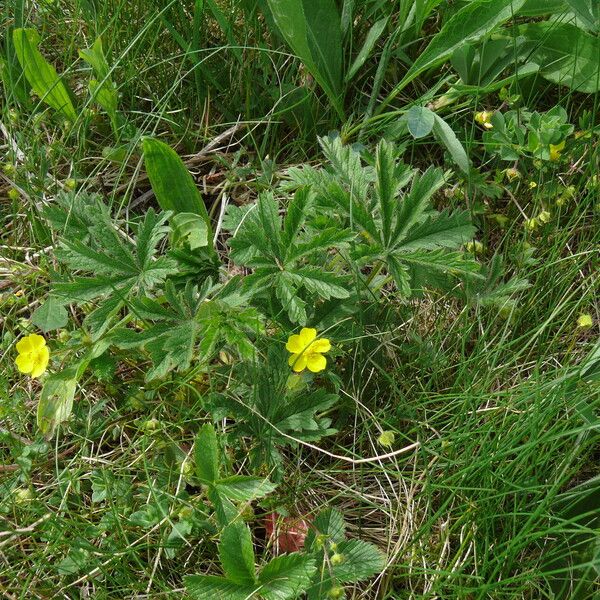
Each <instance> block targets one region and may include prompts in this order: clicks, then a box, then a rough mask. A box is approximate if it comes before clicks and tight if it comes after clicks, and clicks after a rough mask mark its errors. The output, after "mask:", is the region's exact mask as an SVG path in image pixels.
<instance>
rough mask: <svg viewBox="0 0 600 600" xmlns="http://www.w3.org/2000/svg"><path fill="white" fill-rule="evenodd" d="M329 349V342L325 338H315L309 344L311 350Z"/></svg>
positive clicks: (321, 350)
mask: <svg viewBox="0 0 600 600" xmlns="http://www.w3.org/2000/svg"><path fill="white" fill-rule="evenodd" d="M330 350H331V342H330V341H329V340H328V339H327V338H321V339H320V340H315V341H314V342H313V343H312V344H311V345H310V351H311V352H329V351H330Z"/></svg>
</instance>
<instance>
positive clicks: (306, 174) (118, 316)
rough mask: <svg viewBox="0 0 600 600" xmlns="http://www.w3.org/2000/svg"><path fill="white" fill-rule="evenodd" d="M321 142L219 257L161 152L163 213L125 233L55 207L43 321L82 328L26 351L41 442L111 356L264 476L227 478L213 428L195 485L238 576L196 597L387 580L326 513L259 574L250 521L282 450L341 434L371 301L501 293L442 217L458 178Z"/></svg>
mask: <svg viewBox="0 0 600 600" xmlns="http://www.w3.org/2000/svg"><path fill="white" fill-rule="evenodd" d="M320 141H321V145H322V148H323V151H324V154H325V157H326V159H327V164H326V165H325V166H324V167H321V168H315V167H312V166H307V165H305V166H303V167H299V168H294V169H290V170H289V171H288V172H287V174H286V176H285V177H284V179H283V182H282V184H281V185H280V186H279V187H277V188H275V189H272V190H269V191H266V192H262V193H261V194H260V195H259V196H258V198H257V200H256V201H255V202H254V203H252V204H249V205H245V206H240V207H237V206H232V207H231V208H230V209H229V211H228V213H227V214H226V215H225V219H224V222H223V231H222V232H221V235H222V236H224V238H225V241H226V249H225V250H224V251H222V252H217V249H216V247H215V245H214V242H213V240H214V239H215V236H214V233H213V230H212V226H213V224H212V223H211V221H210V219H209V217H208V214H207V212H206V210H205V208H204V204H203V203H202V199H201V198H200V196H199V194H198V191H197V189H196V187H195V185H194V183H193V181H192V180H191V177H190V176H189V173H187V171H185V168H184V167H183V165H182V163H181V161H180V160H179V159H178V157H177V156H176V155H175V153H174V152H173V151H172V150H171V149H169V148H168V147H167V146H165V145H164V144H162V143H160V142H157V141H155V140H154V141H153V140H148V139H146V140H144V142H143V146H144V152H145V159H146V168H147V170H148V173H149V178H150V181H151V183H152V185H153V187H154V189H155V193H156V197H157V200H158V202H159V205H160V206H161V210H156V209H154V208H150V209H149V210H147V211H146V213H145V214H143V215H141V216H139V217H137V218H133V219H131V220H130V221H125V220H124V219H122V218H120V217H119V216H118V215H113V214H112V213H111V211H110V210H109V208H108V207H107V206H106V205H105V204H104V203H103V202H102V200H101V199H100V198H99V197H97V196H94V195H86V194H84V193H79V194H76V193H74V192H68V193H65V194H62V195H61V196H59V197H58V198H57V199H56V201H55V202H54V203H52V204H51V205H50V206H48V207H47V208H46V211H45V216H46V220H47V222H48V224H49V226H50V228H51V229H52V231H53V232H54V235H55V236H56V239H57V244H56V252H55V257H56V259H57V261H58V263H59V265H60V269H59V270H58V272H57V273H56V275H55V277H54V281H53V284H52V289H51V293H50V296H49V297H48V299H47V300H46V302H45V303H44V304H43V305H42V306H41V307H40V308H39V309H38V310H37V311H36V312H35V313H34V315H33V316H32V322H33V323H34V324H35V325H36V326H37V327H39V328H40V329H41V330H42V331H43V332H44V333H45V334H46V337H47V338H48V340H50V339H51V337H52V332H53V331H56V330H57V329H63V328H65V327H66V326H67V325H68V320H69V311H67V308H69V309H70V314H73V315H76V318H77V323H78V325H77V326H76V327H74V328H71V331H70V333H69V336H68V337H69V339H68V340H67V341H63V342H61V341H60V340H52V343H51V347H52V349H53V350H52V353H49V352H48V350H47V346H46V342H45V339H46V338H43V337H41V336H39V335H37V334H34V335H30V336H28V337H25V338H23V339H22V340H20V341H19V342H18V344H17V350H18V352H19V355H18V357H17V366H18V368H19V369H20V370H21V371H22V372H24V373H29V374H30V375H31V376H33V377H38V376H40V375H42V373H43V372H44V371H46V370H48V371H49V373H48V374H46V375H43V377H44V378H45V379H44V384H43V389H42V392H41V397H40V402H39V410H38V425H39V428H40V430H41V432H42V433H43V434H44V435H45V436H46V437H48V438H49V437H51V436H53V435H54V434H55V432H56V431H57V428H58V427H59V425H60V424H61V423H63V422H64V421H66V420H67V419H68V418H69V416H70V413H71V409H72V406H73V402H74V401H76V392H77V388H78V383H79V382H80V380H81V378H82V376H83V374H84V373H85V372H86V371H87V370H88V369H89V368H90V365H94V364H96V363H97V362H98V361H99V360H100V359H102V357H108V356H110V357H112V359H114V360H115V361H120V362H121V363H124V364H126V365H129V366H132V367H135V371H137V372H140V371H141V372H143V374H144V375H143V380H144V381H143V382H140V381H139V378H137V379H136V377H135V375H133V376H132V377H133V378H134V380H135V381H137V382H138V385H146V386H153V385H159V386H161V388H163V389H170V386H172V389H173V392H174V393H175V390H176V388H177V389H181V387H182V386H187V387H191V388H194V389H196V390H197V391H198V394H199V395H200V396H201V397H202V407H203V409H204V413H203V414H199V415H198V417H199V420H204V421H206V420H208V421H213V422H214V423H217V422H220V421H221V420H222V419H225V420H226V421H225V422H227V437H226V438H225V439H226V440H227V441H228V442H229V444H230V445H231V446H232V447H233V448H238V449H239V448H242V449H244V450H246V451H247V456H248V458H249V461H248V462H247V463H246V468H249V469H250V470H251V472H253V473H259V474H260V475H259V476H255V475H241V474H236V475H227V474H226V472H225V470H224V468H223V465H222V464H221V463H222V462H223V461H222V456H223V453H222V451H221V449H220V448H221V446H222V445H224V443H225V440H221V441H219V440H218V436H217V433H216V429H215V428H213V426H212V425H210V424H208V425H205V426H204V427H202V428H201V430H200V433H199V434H198V436H197V438H196V444H195V454H194V456H195V460H194V462H195V466H196V477H195V478H194V479H193V481H192V483H191V484H192V485H196V486H199V487H200V489H201V490H202V491H201V493H202V494H203V495H205V496H206V498H207V501H208V505H209V506H210V507H212V510H213V511H214V513H213V514H214V519H213V520H214V525H215V526H216V529H217V531H218V532H222V537H221V542H220V555H221V560H222V563H223V570H224V573H225V576H224V577H223V578H215V577H213V576H198V577H195V578H190V579H189V580H188V582H187V584H188V590H189V591H190V593H191V594H192V595H195V596H196V597H198V598H202V597H211V598H212V597H223V598H225V597H227V598H233V597H238V596H239V597H242V596H243V597H250V596H248V594H255V595H256V596H257V597H264V598H295V597H297V596H298V595H299V594H301V593H308V595H309V597H310V598H315V599H316V598H321V597H323V595H326V596H327V597H331V598H342V597H344V593H345V592H344V584H346V583H354V582H357V581H360V580H362V579H364V578H368V577H370V576H371V575H372V574H374V573H376V572H378V571H379V570H381V568H382V567H383V564H384V559H383V557H382V556H381V554H380V553H379V552H378V551H377V549H376V548H374V547H372V546H370V545H368V544H364V543H359V542H358V541H355V540H345V538H344V535H343V520H342V519H341V516H339V515H338V514H337V513H335V512H329V513H325V514H324V515H321V516H320V517H317V518H316V519H315V520H314V523H313V533H314V535H313V533H311V534H310V535H309V536H308V537H307V547H306V551H305V552H303V553H298V554H292V555H289V556H288V557H281V558H275V559H273V560H272V561H270V562H268V563H267V564H265V565H264V567H263V568H262V569H260V570H259V571H258V572H257V571H256V569H255V566H254V562H255V560H254V557H253V554H252V542H251V537H250V531H249V529H248V527H247V525H245V524H243V523H241V521H240V520H241V519H242V518H243V515H244V513H245V508H244V507H245V506H246V505H247V503H249V502H252V501H255V500H256V499H258V498H261V497H263V496H265V495H266V494H269V493H272V492H273V491H274V490H275V488H276V486H277V482H279V481H281V479H282V477H283V475H284V472H285V468H284V463H283V453H282V449H283V448H284V447H285V446H289V445H292V446H294V445H298V444H309V445H312V444H314V443H315V442H318V441H319V440H321V439H322V438H324V437H325V436H329V435H332V434H335V433H336V429H335V427H334V424H335V422H334V420H335V413H333V412H332V411H333V410H334V409H335V406H336V403H337V401H338V390H339V387H340V385H341V382H342V380H343V379H342V376H341V373H338V371H340V369H338V358H339V357H340V356H341V355H343V353H344V351H347V350H351V348H348V344H347V343H344V337H345V336H344V335H343V325H344V323H346V322H348V321H349V320H353V315H354V314H355V313H356V312H357V311H358V310H359V309H360V306H359V305H360V303H364V302H365V301H366V300H368V301H372V299H373V298H378V297H379V298H382V297H383V294H382V292H383V290H384V289H385V291H386V295H391V296H392V298H394V297H397V298H400V299H407V298H410V297H411V296H413V295H415V294H419V293H420V292H422V291H423V290H424V289H425V288H429V287H438V288H441V289H444V290H449V289H453V288H456V287H457V286H461V285H462V283H463V282H464V281H468V282H477V281H486V279H485V274H484V273H482V268H481V266H480V265H479V263H478V262H477V261H476V260H475V257H474V256H475V255H474V253H472V252H467V251H465V250H464V247H465V244H467V243H468V242H469V241H470V240H471V239H472V238H473V235H474V232H475V229H474V227H473V225H472V224H471V222H470V217H469V213H468V212H467V211H456V212H449V211H441V212H440V211H437V210H435V209H434V208H433V206H432V199H433V197H434V195H435V194H436V192H438V191H439V190H440V189H441V188H442V187H443V186H444V184H445V181H446V178H447V175H448V174H446V173H444V172H443V171H442V170H440V169H435V168H430V169H427V170H426V171H425V172H424V173H419V172H418V171H417V170H415V169H412V168H411V167H409V166H408V165H406V164H404V163H403V162H402V161H401V160H400V158H399V151H398V149H397V148H396V147H395V146H394V145H392V144H389V143H387V142H381V143H380V144H379V145H378V146H377V148H376V151H375V153H374V155H373V156H371V155H370V154H368V153H361V151H359V150H358V149H356V148H353V147H349V146H345V145H343V144H342V141H341V140H340V138H339V137H335V136H333V137H329V138H323V139H321V140H320ZM170 181H172V182H173V185H172V186H169V182H170ZM232 266H233V267H234V268H231V267H232ZM233 273H235V274H233ZM465 289H467V288H466V287H465ZM55 350H56V351H55ZM53 358H54V360H52V359H53ZM59 361H60V364H61V365H63V368H62V369H61V368H60V367H59ZM92 369H93V367H92ZM93 372H95V371H93ZM200 375H203V376H204V381H206V380H208V381H210V385H209V386H208V389H207V388H203V387H202V385H203V384H201V383H200V382H199V380H200V379H201V378H200V377H199V376H200ZM222 442H223V443H222ZM185 466H186V465H185V460H184V461H183V463H182V469H183V470H182V472H185ZM217 535H221V533H218V534H217ZM234 550H235V552H237V551H238V550H239V551H240V552H242V553H243V554H244V557H245V558H244V560H243V561H242V562H235V561H234V558H233V554H235V552H233V551H234ZM234 562H235V564H234ZM282 578H284V579H285V580H286V581H287V582H288V583H287V584H285V585H284V584H283V583H282ZM219 594H221V595H220V596H219ZM227 594H229V595H227Z"/></svg>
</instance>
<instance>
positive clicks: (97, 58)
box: [79, 37, 119, 119]
mask: <svg viewBox="0 0 600 600" xmlns="http://www.w3.org/2000/svg"><path fill="white" fill-rule="evenodd" d="M79 57H80V58H81V59H83V60H85V62H87V63H88V64H89V65H91V67H92V69H93V70H94V73H95V75H96V77H97V79H92V80H90V92H91V94H92V97H93V98H94V99H95V100H96V102H97V103H98V104H99V105H100V106H101V107H102V108H103V109H104V110H105V111H106V112H107V113H108V114H109V115H110V117H111V119H116V115H117V106H118V101H119V97H118V93H117V90H116V88H115V86H114V84H113V82H112V81H111V80H110V78H109V74H110V68H109V66H108V62H107V61H106V57H105V56H104V50H103V49H102V39H101V38H100V37H98V38H96V41H95V42H94V43H93V45H92V47H91V48H87V49H84V50H79Z"/></svg>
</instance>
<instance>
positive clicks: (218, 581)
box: [184, 575, 255, 600]
mask: <svg viewBox="0 0 600 600" xmlns="http://www.w3.org/2000/svg"><path fill="white" fill-rule="evenodd" d="M184 583H185V588H186V590H187V593H188V594H189V595H190V596H191V597H192V598H194V600H252V598H253V597H255V596H254V595H253V592H254V587H248V586H240V585H238V584H236V583H233V582H232V581H229V579H226V578H225V577H218V576H216V575H188V576H186V577H184Z"/></svg>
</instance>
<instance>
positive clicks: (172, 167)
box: [142, 137, 212, 240]
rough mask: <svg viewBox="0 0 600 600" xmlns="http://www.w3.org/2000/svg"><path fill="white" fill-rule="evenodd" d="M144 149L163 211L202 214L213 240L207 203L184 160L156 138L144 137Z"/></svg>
mask: <svg viewBox="0 0 600 600" xmlns="http://www.w3.org/2000/svg"><path fill="white" fill-rule="evenodd" d="M142 149H143V152H144V163H145V165H146V172H147V173H148V178H149V179H150V184H151V185H152V189H153V190H154V193H155V194H156V199H157V201H158V203H159V205H160V206H161V208H162V209H163V210H172V211H173V212H175V213H193V214H196V215H199V216H200V217H202V219H203V220H204V222H205V223H206V230H207V232H208V238H209V239H211V240H212V228H211V224H210V217H209V216H208V212H207V211H206V207H205V206H204V201H203V200H202V196H201V195H200V192H199V191H198V188H197V187H196V184H195V182H194V180H193V178H192V176H191V175H190V172H189V171H188V170H187V168H186V167H185V165H184V164H183V161H182V160H181V158H179V156H178V155H177V154H176V153H175V151H174V150H173V149H171V148H170V147H169V146H168V145H167V144H165V143H164V142H161V141H159V140H156V139H154V138H149V137H145V138H144V139H143V140H142Z"/></svg>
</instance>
